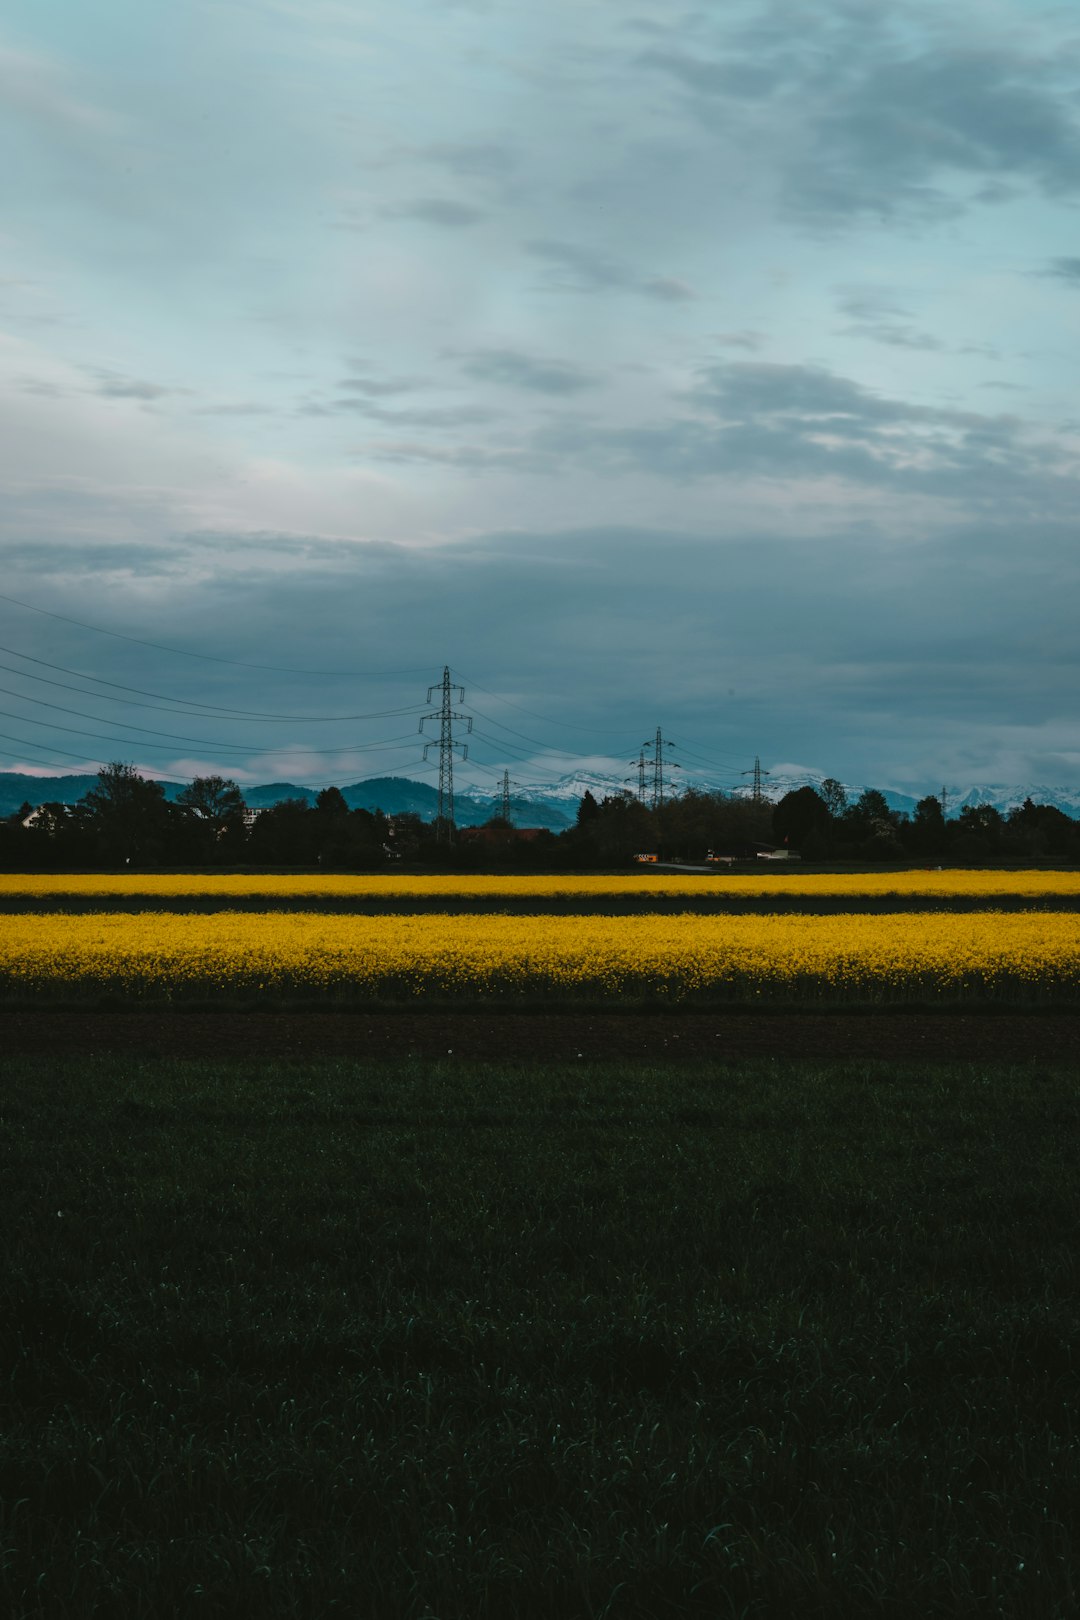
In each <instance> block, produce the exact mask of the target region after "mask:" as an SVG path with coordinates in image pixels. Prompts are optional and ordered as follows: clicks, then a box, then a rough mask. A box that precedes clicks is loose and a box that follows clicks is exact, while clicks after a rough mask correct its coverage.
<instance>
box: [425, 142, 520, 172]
mask: <svg viewBox="0 0 1080 1620" xmlns="http://www.w3.org/2000/svg"><path fill="white" fill-rule="evenodd" d="M415 150H416V153H417V156H419V157H423V158H427V159H428V160H429V161H430V162H432V163H437V164H439V165H441V166H442V167H444V168H447V169H449V170H450V171H451V172H452V173H453V174H460V175H468V176H469V177H470V178H478V179H482V180H502V179H505V178H506V177H507V176H508V175H510V174H512V173H513V172H514V170H515V169H516V168H517V167H518V160H517V156H516V154H515V153H514V152H513V151H511V149H510V148H509V147H508V146H506V145H504V144H503V143H502V142H499V141H441V142H435V143H433V144H432V145H430V146H424V147H419V148H416V149H415Z"/></svg>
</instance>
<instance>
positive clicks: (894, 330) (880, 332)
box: [840, 321, 945, 352]
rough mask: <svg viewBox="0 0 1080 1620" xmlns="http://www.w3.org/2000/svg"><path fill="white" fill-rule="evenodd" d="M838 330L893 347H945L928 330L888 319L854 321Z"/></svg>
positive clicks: (927, 349) (846, 334)
mask: <svg viewBox="0 0 1080 1620" xmlns="http://www.w3.org/2000/svg"><path fill="white" fill-rule="evenodd" d="M840 331H841V332H842V333H843V335H844V336H845V337H868V338H872V339H873V341H874V342H875V343H886V344H888V345H889V346H890V348H894V349H923V350H926V351H927V352H932V351H935V350H941V349H944V348H945V344H944V343H942V342H940V340H939V339H938V338H936V337H934V336H932V334H931V333H929V332H920V331H919V330H918V328H917V327H914V326H900V325H898V324H897V323H895V322H889V321H881V322H878V323H874V322H873V321H855V322H853V323H852V325H851V326H843V327H841V328H840Z"/></svg>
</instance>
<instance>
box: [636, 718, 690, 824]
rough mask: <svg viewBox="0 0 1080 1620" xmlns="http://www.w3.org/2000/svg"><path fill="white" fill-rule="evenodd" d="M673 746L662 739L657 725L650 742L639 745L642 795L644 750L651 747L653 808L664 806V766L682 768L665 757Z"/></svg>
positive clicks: (674, 769) (643, 787)
mask: <svg viewBox="0 0 1080 1620" xmlns="http://www.w3.org/2000/svg"><path fill="white" fill-rule="evenodd" d="M674 746H675V745H674V743H671V742H665V741H664V738H663V737H662V735H661V733H660V727H659V726H657V728H656V736H655V738H654V739H653V740H652V741H651V742H646V743H642V745H641V755H640V758H641V760H642V765H641V772H640V782H641V792H642V796H643V797H644V790H645V769H644V756H645V751H646V749H649V748H651V749H652V750H653V757H652V807H653V809H654V810H662V809H663V808H664V796H665V793H666V791H667V787H668V783H666V782H665V780H664V766H665V765H667V768H668V770H669V771H678V770H681V769H682V767H681V765H678V764H676V763H674V762H673V761H672V760H671V759H669V758H668V757H667V756H668V755H669V754H670V752H671V750H672V748H674Z"/></svg>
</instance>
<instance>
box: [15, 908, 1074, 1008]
mask: <svg viewBox="0 0 1080 1620" xmlns="http://www.w3.org/2000/svg"><path fill="white" fill-rule="evenodd" d="M1078 989H1080V931H1078V929H1077V925H1076V918H1075V916H1074V915H1071V914H1067V915H1060V916H1059V915H1050V916H1048V915H1044V914H1035V913H1031V912H1012V913H1006V912H993V911H979V912H969V913H967V914H963V915H956V914H951V913H939V912H935V913H920V912H915V913H908V914H906V915H884V916H882V915H870V916H867V915H859V914H850V913H847V914H838V915H833V916H827V917H807V916H799V915H755V916H741V917H702V916H698V915H691V914H684V915H681V916H667V917H660V916H646V917H603V916H586V915H577V916H549V915H545V916H529V917H507V916H493V915H474V914H473V915H454V914H451V913H438V914H434V915H424V916H415V915H413V916H408V915H406V916H377V917H356V916H328V915H325V914H295V913H281V912H277V913H252V912H219V913H216V914H214V915H212V916H205V915H192V914H183V913H181V914H163V913H153V912H151V913H144V914H141V915H137V916H135V915H131V914H117V913H115V912H113V913H92V914H83V915H69V914H63V913H61V914H55V913H50V914H41V913H38V914H33V913H27V914H23V915H20V916H16V917H9V918H5V919H4V925H3V929H2V931H0V992H2V993H3V994H4V995H6V996H7V997H11V996H15V997H19V996H24V995H36V994H41V993H45V994H47V995H48V994H53V995H67V994H71V993H73V992H74V993H76V994H78V993H80V992H90V993H94V992H96V993H101V992H117V993H122V994H124V995H128V996H134V997H148V998H151V999H171V998H174V997H175V998H180V999H182V998H183V997H184V996H195V997H202V996H206V995H211V996H221V995H225V996H235V995H249V994H256V995H258V994H262V993H269V994H272V995H275V996H293V997H300V998H306V997H311V996H315V997H319V996H329V997H331V998H332V999H335V1000H366V999H371V998H377V997H383V998H391V999H394V998H398V999H400V998H412V997H424V996H440V997H446V996H449V997H463V998H469V999H476V998H481V999H495V998H499V997H514V996H521V995H534V994H540V995H558V996H573V995H587V996H589V997H597V998H600V999H612V1000H614V999H616V998H619V997H624V996H627V995H639V996H657V997H662V998H666V999H670V1000H682V999H685V998H691V999H694V998H697V999H705V1000H723V999H725V998H733V997H735V998H746V997H752V996H757V995H764V996H768V995H776V996H781V997H784V998H788V999H790V998H792V997H800V996H823V995H826V996H828V997H830V998H836V997H842V998H843V999H866V1000H891V999H897V998H902V997H912V996H918V997H920V998H926V997H935V996H936V997H946V998H957V997H959V998H964V997H967V996H972V995H974V996H976V997H986V996H988V995H989V996H997V997H1002V996H1014V995H1019V996H1023V997H1025V998H1030V997H1031V996H1033V995H1036V996H1038V995H1042V996H1049V995H1057V996H1060V995H1062V994H1066V995H1068V996H1072V995H1075V994H1076V992H1077V990H1078Z"/></svg>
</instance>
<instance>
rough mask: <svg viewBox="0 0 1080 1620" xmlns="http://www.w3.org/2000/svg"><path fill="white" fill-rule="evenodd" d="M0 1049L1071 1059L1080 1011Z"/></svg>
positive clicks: (604, 1023)
mask: <svg viewBox="0 0 1080 1620" xmlns="http://www.w3.org/2000/svg"><path fill="white" fill-rule="evenodd" d="M0 1051H4V1052H35V1053H45V1054H48V1053H54V1052H55V1053H62V1052H69V1053H70V1052H95V1053H97V1052H121V1053H133V1054H138V1055H140V1056H150V1055H154V1056H177V1057H203V1058H216V1057H235V1058H245V1057H248V1058H251V1057H253V1058H262V1057H266V1058H269V1057H282V1058H294V1059H303V1058H307V1057H314V1056H348V1057H356V1058H384V1057H393V1058H401V1057H407V1056H411V1055H415V1056H421V1057H431V1058H436V1057H446V1056H448V1055H450V1054H453V1056H454V1057H455V1058H464V1059H467V1060H477V1059H485V1060H489V1061H493V1062H498V1061H506V1060H509V1061H512V1062H522V1061H528V1062H533V1061H535V1062H549V1061H560V1060H572V1061H575V1062H576V1061H577V1060H578V1059H579V1058H580V1059H586V1060H588V1059H592V1060H598V1061H601V1060H612V1061H618V1062H620V1063H627V1064H639V1063H654V1062H669V1061H678V1062H692V1063H702V1062H706V1063H710V1062H719V1063H730V1062H732V1061H735V1060H738V1059H742V1058H751V1057H753V1058H776V1059H792V1058H803V1059H833V1058H887V1059H891V1060H894V1061H896V1060H899V1061H914V1062H918V1063H927V1064H933V1063H942V1062H948V1063H955V1062H963V1061H971V1062H978V1063H995V1064H998V1063H1024V1062H1042V1063H1048V1062H1053V1063H1063V1062H1072V1063H1076V1062H1077V1061H1078V1059H1080V1013H1076V1012H1072V1011H1066V1012H1061V1013H1053V1012H1049V1013H1045V1014H1037V1013H1036V1014H1026V1013H1015V1014H1014V1013H1001V1014H996V1015H990V1014H979V1013H922V1012H902V1013H887V1012H882V1013H878V1012H874V1013H857V1014H856V1013H850V1014H844V1013H840V1014H836V1013H820V1014H819V1013H812V1014H811V1013H802V1012H798V1013H771V1014H762V1013H745V1014H740V1013H725V1012H711V1013H710V1012H686V1013H658V1014H652V1015H650V1014H648V1013H645V1014H634V1013H612V1014H604V1013H580V1014H577V1013H565V1012H552V1013H545V1012H532V1013H499V1014H491V1013H487V1012H462V1013H453V1012H451V1013H443V1012H435V1011H432V1012H425V1013H421V1014H419V1015H416V1016H411V1015H409V1014H408V1013H397V1012H374V1013H373V1012H362V1011H358V1012H352V1013H340V1012H314V1013H308V1012H296V1013H265V1012H251V1013H232V1012H219V1013H218V1012H211V1013H204V1012H197V1013H196V1012H190V1013H176V1012H153V1013H146V1012H79V1011H67V1010H64V1011H47V1010H44V1009H43V1010H41V1011H38V1012H29V1011H17V1012H16V1011H10V1012H0Z"/></svg>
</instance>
